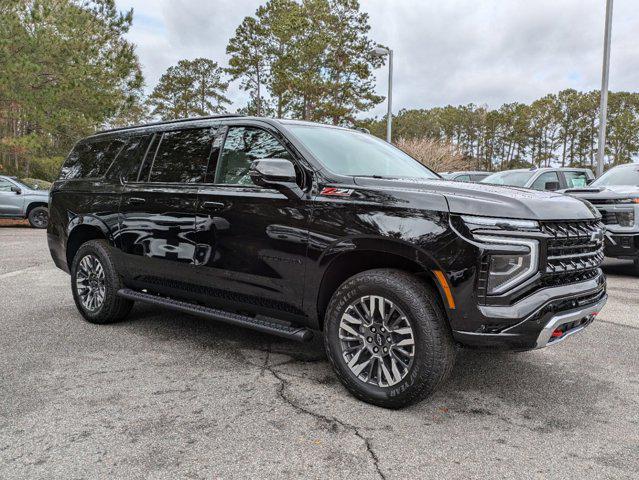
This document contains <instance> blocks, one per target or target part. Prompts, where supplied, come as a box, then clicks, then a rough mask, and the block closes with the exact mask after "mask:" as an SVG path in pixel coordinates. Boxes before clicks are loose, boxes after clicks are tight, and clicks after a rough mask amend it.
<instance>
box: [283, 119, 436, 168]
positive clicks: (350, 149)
mask: <svg viewBox="0 0 639 480" xmlns="http://www.w3.org/2000/svg"><path fill="white" fill-rule="evenodd" d="M288 127H289V128H290V130H291V131H292V132H293V133H294V134H295V136H296V137H297V138H298V139H299V140H300V141H301V142H302V143H303V144H304V146H305V147H306V148H308V149H309V150H310V151H311V153H312V154H313V155H315V157H316V158H317V159H318V160H319V161H320V162H321V163H322V165H324V166H325V167H326V168H327V169H328V170H330V171H331V172H334V173H337V174H339V175H349V176H366V177H369V176H370V177H377V176H379V177H387V178H439V177H438V176H437V174H435V173H433V172H431V171H430V170H429V169H428V168H426V167H425V166H424V165H422V164H421V163H419V162H418V161H417V160H415V159H414V158H412V157H410V156H409V155H407V154H405V153H404V152H402V151H401V150H399V149H398V148H395V147H393V146H392V145H391V144H389V143H387V142H385V141H383V140H380V139H379V138H377V137H374V136H372V135H367V134H365V133H360V132H356V131H354V130H346V129H341V128H332V127H316V126H308V125H288Z"/></svg>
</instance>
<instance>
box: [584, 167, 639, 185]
mask: <svg viewBox="0 0 639 480" xmlns="http://www.w3.org/2000/svg"><path fill="white" fill-rule="evenodd" d="M607 185H632V186H639V165H636V166H632V167H619V168H613V169H611V170H608V171H607V172H606V173H604V174H603V175H602V176H601V177H599V178H598V179H597V180H595V181H594V182H592V184H591V186H593V187H605V186H607Z"/></svg>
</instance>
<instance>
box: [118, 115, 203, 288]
mask: <svg viewBox="0 0 639 480" xmlns="http://www.w3.org/2000/svg"><path fill="white" fill-rule="evenodd" d="M213 135H214V131H213V129H212V128H211V127H202V128H190V129H180V130H178V129H175V130H169V131H164V132H161V133H156V134H155V135H154V138H153V140H152V141H151V143H150V144H149V146H148V148H147V152H146V155H145V159H144V162H143V164H142V168H141V169H140V171H139V173H138V176H137V178H136V180H135V181H128V182H126V184H125V187H124V191H123V195H122V199H121V202H120V231H119V239H118V241H119V246H120V249H121V251H122V252H123V255H124V257H125V260H126V276H127V278H128V280H129V281H130V282H132V283H134V284H135V285H136V286H139V287H145V288H150V289H154V290H158V291H163V290H167V289H169V290H184V289H185V288H187V287H186V285H187V284H188V283H189V282H190V281H191V280H192V276H193V273H194V272H193V270H192V266H193V258H194V253H195V246H196V238H195V236H196V232H195V215H196V203H197V194H198V186H199V184H200V183H201V182H202V181H203V179H204V176H205V174H206V167H207V163H208V159H209V155H210V152H211V146H212V140H213Z"/></svg>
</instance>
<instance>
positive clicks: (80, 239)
mask: <svg viewBox="0 0 639 480" xmlns="http://www.w3.org/2000/svg"><path fill="white" fill-rule="evenodd" d="M67 232H68V236H67V245H66V257H67V266H68V267H69V270H71V263H72V262H73V258H74V257H75V254H76V253H77V251H78V249H79V248H80V246H81V245H82V244H83V243H86V242H88V241H89V240H97V239H103V240H107V241H108V242H109V243H111V244H113V237H112V235H111V232H110V231H109V229H108V228H107V226H106V225H105V224H104V222H102V221H101V220H99V219H97V218H95V217H89V216H82V217H81V216H78V217H75V218H74V219H73V220H71V221H70V222H69V226H68V228H67Z"/></svg>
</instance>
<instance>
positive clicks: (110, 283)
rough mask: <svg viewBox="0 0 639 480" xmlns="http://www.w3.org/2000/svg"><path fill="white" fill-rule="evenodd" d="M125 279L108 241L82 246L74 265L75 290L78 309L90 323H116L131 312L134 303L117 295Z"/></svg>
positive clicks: (98, 241) (72, 285)
mask: <svg viewBox="0 0 639 480" xmlns="http://www.w3.org/2000/svg"><path fill="white" fill-rule="evenodd" d="M121 288H123V283H122V277H121V276H120V275H119V274H118V272H117V271H116V269H115V265H114V262H113V260H112V258H111V254H110V252H109V246H108V244H107V242H106V241H105V240H91V241H88V242H86V243H84V244H82V245H81V246H80V248H79V249H78V251H77V253H76V254H75V257H73V262H72V263H71V290H72V292H73V300H75V305H76V307H77V308H78V310H79V311H80V313H81V314H82V316H83V317H84V319H85V320H86V321H87V322H90V323H96V324H107V323H115V322H119V321H120V320H123V319H124V318H125V317H126V316H127V315H128V313H129V312H130V311H131V307H132V306H133V302H132V301H131V300H127V299H125V298H122V297H119V296H118V295H117V292H118V290H120V289H121Z"/></svg>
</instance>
